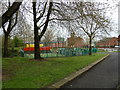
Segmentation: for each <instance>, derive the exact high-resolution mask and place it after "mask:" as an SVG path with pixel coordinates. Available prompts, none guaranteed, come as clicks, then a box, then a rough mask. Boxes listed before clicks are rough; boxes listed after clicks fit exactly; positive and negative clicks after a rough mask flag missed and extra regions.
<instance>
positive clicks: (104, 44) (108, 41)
mask: <svg viewBox="0 0 120 90" xmlns="http://www.w3.org/2000/svg"><path fill="white" fill-rule="evenodd" d="M96 45H97V46H98V47H101V48H110V47H115V46H118V38H117V37H111V38H105V39H102V40H100V41H98V42H97V43H96Z"/></svg>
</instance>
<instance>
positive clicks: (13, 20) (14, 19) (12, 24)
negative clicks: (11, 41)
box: [2, 2, 18, 57]
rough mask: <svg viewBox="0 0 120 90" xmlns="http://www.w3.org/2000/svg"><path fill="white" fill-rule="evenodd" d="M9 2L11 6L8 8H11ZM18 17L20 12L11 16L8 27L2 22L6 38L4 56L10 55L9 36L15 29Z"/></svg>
mask: <svg viewBox="0 0 120 90" xmlns="http://www.w3.org/2000/svg"><path fill="white" fill-rule="evenodd" d="M8 3H9V6H8V9H9V8H10V2H8ZM17 17H18V12H16V14H15V15H13V16H11V18H10V19H9V20H8V25H6V27H7V29H6V28H5V25H4V24H2V28H3V32H4V38H5V39H4V53H3V56H4V57H8V38H9V35H10V33H11V31H12V30H13V28H14V27H15V25H16V24H17Z"/></svg>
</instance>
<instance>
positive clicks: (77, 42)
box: [67, 37, 85, 47]
mask: <svg viewBox="0 0 120 90" xmlns="http://www.w3.org/2000/svg"><path fill="white" fill-rule="evenodd" d="M67 42H68V46H69V47H83V46H84V45H85V44H84V40H83V38H81V37H74V38H72V37H70V38H68V39H67Z"/></svg>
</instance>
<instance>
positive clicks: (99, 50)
mask: <svg viewBox="0 0 120 90" xmlns="http://www.w3.org/2000/svg"><path fill="white" fill-rule="evenodd" d="M97 52H108V51H105V50H101V49H98V51H97Z"/></svg>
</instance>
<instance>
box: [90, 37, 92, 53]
mask: <svg viewBox="0 0 120 90" xmlns="http://www.w3.org/2000/svg"><path fill="white" fill-rule="evenodd" d="M89 55H92V39H91V37H90V41H89Z"/></svg>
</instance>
